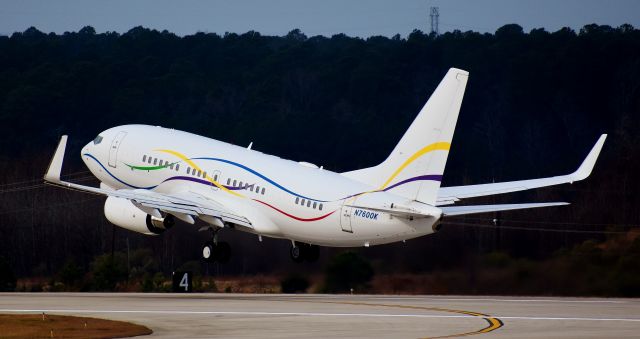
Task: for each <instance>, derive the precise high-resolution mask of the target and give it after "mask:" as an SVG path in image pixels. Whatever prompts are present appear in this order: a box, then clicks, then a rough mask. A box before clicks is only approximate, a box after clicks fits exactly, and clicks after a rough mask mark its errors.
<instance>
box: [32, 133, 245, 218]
mask: <svg viewBox="0 0 640 339" xmlns="http://www.w3.org/2000/svg"><path fill="white" fill-rule="evenodd" d="M66 145H67V136H66V135H63V136H62V138H61V139H60V143H59V144H58V148H57V149H56V153H55V154H54V156H53V159H52V160H51V163H50V164H49V168H48V169H47V173H46V174H45V176H44V180H45V182H47V183H50V184H53V185H57V186H61V187H64V188H68V189H74V190H79V191H84V192H89V193H93V194H100V195H106V196H112V197H118V198H124V199H128V200H131V202H132V203H133V204H134V205H135V206H136V207H138V208H139V209H140V210H142V211H143V212H145V213H147V214H150V215H153V216H155V217H160V211H163V212H166V213H169V214H171V215H173V216H175V217H176V218H178V219H180V220H183V221H185V222H188V223H190V224H193V223H194V222H195V220H194V217H198V218H200V219H202V220H204V221H205V222H208V223H210V224H214V225H216V226H222V225H224V222H229V223H233V224H236V225H239V226H244V227H248V228H252V229H253V225H252V223H251V221H249V219H247V218H246V217H244V216H242V215H240V214H238V213H235V212H234V211H232V210H231V209H229V208H227V207H225V206H224V205H223V204H221V203H219V202H217V201H214V200H212V199H209V198H207V197H205V196H203V195H200V194H197V193H194V192H184V193H176V194H164V193H158V192H153V191H148V190H143V189H119V190H111V189H104V188H98V187H91V186H84V185H78V184H74V183H71V182H66V181H62V180H61V179H60V172H61V170H62V162H63V160H64V153H65V149H66Z"/></svg>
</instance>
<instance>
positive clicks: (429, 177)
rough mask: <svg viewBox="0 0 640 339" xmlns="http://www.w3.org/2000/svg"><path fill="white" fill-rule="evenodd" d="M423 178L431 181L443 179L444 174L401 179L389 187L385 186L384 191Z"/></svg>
mask: <svg viewBox="0 0 640 339" xmlns="http://www.w3.org/2000/svg"><path fill="white" fill-rule="evenodd" d="M421 180H430V181H442V175H437V174H430V175H421V176H418V177H413V178H409V179H405V180H402V181H400V182H399V183H396V184H393V185H391V186H389V187H387V188H385V189H384V190H383V191H385V192H386V191H388V190H390V189H392V188H394V187H398V186H400V185H404V184H406V183H408V182H412V181H421Z"/></svg>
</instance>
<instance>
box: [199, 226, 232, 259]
mask: <svg viewBox="0 0 640 339" xmlns="http://www.w3.org/2000/svg"><path fill="white" fill-rule="evenodd" d="M212 233H213V239H212V240H209V241H207V242H205V243H204V245H202V259H204V261H206V262H209V263H213V262H216V261H217V262H219V263H221V264H226V263H228V262H229V259H230V258H231V246H229V243H228V242H225V241H218V231H217V230H213V229H212Z"/></svg>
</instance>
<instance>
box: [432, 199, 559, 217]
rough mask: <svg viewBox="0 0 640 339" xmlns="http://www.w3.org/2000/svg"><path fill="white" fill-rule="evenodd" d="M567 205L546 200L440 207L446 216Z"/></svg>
mask: <svg viewBox="0 0 640 339" xmlns="http://www.w3.org/2000/svg"><path fill="white" fill-rule="evenodd" d="M565 205H569V203H567V202H545V203H532V204H504V205H470V206H444V207H440V209H442V214H443V215H444V216H453V215H466V214H477V213H487V212H499V211H510V210H522V209H528V208H540V207H551V206H565Z"/></svg>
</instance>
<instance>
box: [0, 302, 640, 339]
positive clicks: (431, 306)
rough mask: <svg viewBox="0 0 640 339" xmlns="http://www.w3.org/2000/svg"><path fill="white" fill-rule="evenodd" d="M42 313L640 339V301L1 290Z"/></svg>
mask: <svg viewBox="0 0 640 339" xmlns="http://www.w3.org/2000/svg"><path fill="white" fill-rule="evenodd" d="M41 312H46V313H54V314H66V315H82V316H90V317H98V318H108V319H115V320H125V321H130V322H134V323H139V324H142V325H145V326H148V327H149V328H151V329H152V330H153V331H154V334H153V335H152V337H157V338H160V337H184V338H205V337H206V338H211V337H224V338H229V337H242V338H300V337H312V338H317V337H325V338H326V337H341V338H362V337H367V338H390V337H393V338H444V337H456V336H476V337H479V338H603V337H609V338H637V337H638V333H640V300H637V299H596V298H529V297H527V298H516V297H466V296H464V297H452V296H370V295H365V296H355V295H271V294H269V295H265V294H259V295H255V294H140V293H0V313H41ZM1 336H2V335H1V333H0V337H1Z"/></svg>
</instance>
